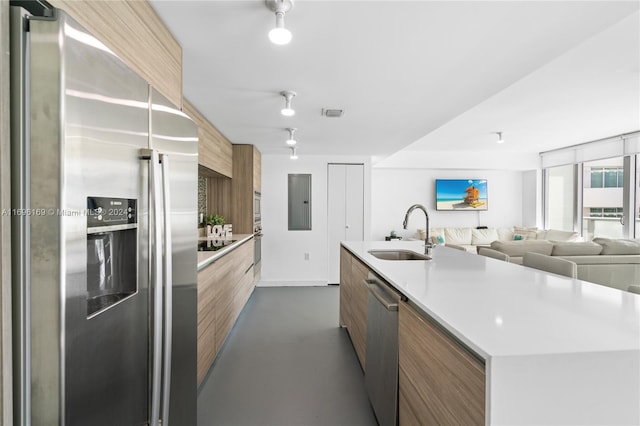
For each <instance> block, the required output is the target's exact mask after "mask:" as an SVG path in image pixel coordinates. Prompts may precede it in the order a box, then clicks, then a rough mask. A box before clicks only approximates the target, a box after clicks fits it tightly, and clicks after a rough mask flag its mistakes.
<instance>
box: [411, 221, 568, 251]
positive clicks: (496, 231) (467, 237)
mask: <svg viewBox="0 0 640 426" xmlns="http://www.w3.org/2000/svg"><path fill="white" fill-rule="evenodd" d="M418 233H419V234H420V238H421V239H424V238H425V235H424V230H422V229H419V230H418ZM429 235H430V237H431V241H432V242H433V243H434V244H439V245H445V246H448V247H453V248H457V249H464V250H466V251H468V252H470V253H477V250H478V248H479V247H489V246H490V245H491V244H492V243H493V242H494V241H505V242H508V241H513V240H514V239H518V240H519V241H544V240H553V241H578V240H579V239H580V237H579V235H578V233H577V232H570V231H558V230H555V229H549V230H546V229H537V228H523V227H518V226H512V227H508V228H486V229H475V228H454V227H451V228H431V229H430V233H429Z"/></svg>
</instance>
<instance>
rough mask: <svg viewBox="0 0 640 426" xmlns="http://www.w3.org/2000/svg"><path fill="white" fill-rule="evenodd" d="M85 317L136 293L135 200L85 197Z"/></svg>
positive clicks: (136, 244)
mask: <svg viewBox="0 0 640 426" xmlns="http://www.w3.org/2000/svg"><path fill="white" fill-rule="evenodd" d="M87 210H88V215H87V317H93V316H95V315H97V314H99V313H100V312H102V311H103V310H105V309H107V308H109V307H111V306H113V305H115V304H117V303H119V302H120V301H122V300H124V299H126V298H127V297H129V296H131V295H133V294H135V293H136V291H137V286H138V283H137V277H138V273H137V272H138V271H137V267H138V253H137V247H138V215H137V210H136V200H135V199H128V198H105V197H87Z"/></svg>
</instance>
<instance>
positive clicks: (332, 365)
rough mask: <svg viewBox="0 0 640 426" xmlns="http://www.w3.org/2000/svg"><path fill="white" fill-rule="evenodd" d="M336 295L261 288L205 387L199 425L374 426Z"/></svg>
mask: <svg viewBox="0 0 640 426" xmlns="http://www.w3.org/2000/svg"><path fill="white" fill-rule="evenodd" d="M338 304H339V289H338V287H337V286H329V287H271V288H266V287H259V288H256V290H255V291H254V293H253V295H252V296H251V299H249V302H248V303H247V305H246V306H245V308H244V310H243V312H242V313H241V314H240V317H239V318H238V321H237V322H236V325H235V327H234V328H233V330H232V331H231V333H230V334H229V336H228V337H227V341H226V343H225V345H224V346H223V348H222V350H221V351H220V353H219V354H218V358H217V359H216V361H215V363H214V365H213V367H212V368H211V370H210V371H209V374H208V376H207V377H206V378H205V380H204V381H203V383H202V386H201V387H200V391H199V395H198V426H209V425H242V426H257V425H273V426H276V425H277V426H285V425H296V426H302V425H350V426H356V425H376V424H377V423H376V420H375V417H374V415H373V411H372V409H371V406H370V405H369V400H368V399H367V395H366V391H365V388H364V376H363V373H362V370H361V369H360V365H359V364H358V360H357V358H356V354H355V352H354V350H353V346H352V345H351V341H350V340H349V337H348V336H347V332H346V330H345V329H342V328H339V327H338Z"/></svg>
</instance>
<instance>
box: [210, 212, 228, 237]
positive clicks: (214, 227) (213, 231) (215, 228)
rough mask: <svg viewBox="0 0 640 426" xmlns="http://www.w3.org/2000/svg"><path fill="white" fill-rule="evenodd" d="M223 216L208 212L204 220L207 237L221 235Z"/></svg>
mask: <svg viewBox="0 0 640 426" xmlns="http://www.w3.org/2000/svg"><path fill="white" fill-rule="evenodd" d="M224 222H225V220H224V217H223V216H220V215H219V214H210V215H208V216H207V218H206V220H205V224H206V225H207V237H218V238H220V237H222V225H224Z"/></svg>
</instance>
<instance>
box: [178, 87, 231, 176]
mask: <svg viewBox="0 0 640 426" xmlns="http://www.w3.org/2000/svg"><path fill="white" fill-rule="evenodd" d="M184 112H185V114H187V115H188V116H189V117H191V119H192V120H193V121H194V122H195V123H196V124H197V125H198V164H199V165H200V166H203V167H205V168H206V169H208V170H210V171H212V172H215V173H217V174H218V175H220V176H226V177H229V178H230V177H233V145H232V144H231V142H229V140H228V139H227V138H225V137H224V136H223V135H222V133H220V132H219V131H218V129H216V128H215V127H213V125H212V124H211V123H210V122H209V121H208V120H207V119H206V118H205V117H204V116H203V115H202V114H201V113H200V111H198V110H197V109H196V108H195V107H194V106H193V105H191V103H189V101H188V100H186V99H185V100H184Z"/></svg>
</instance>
